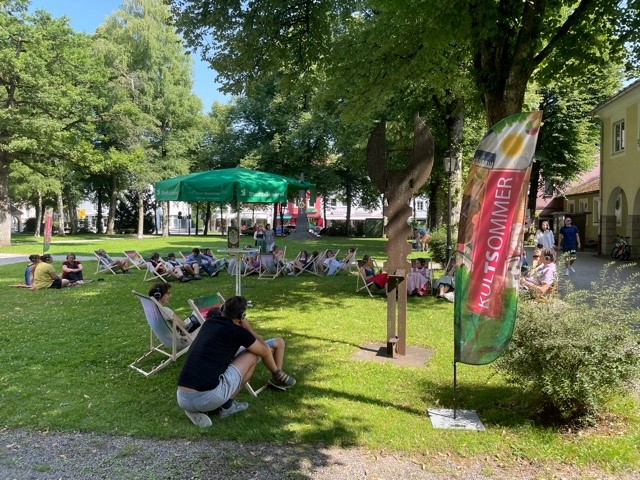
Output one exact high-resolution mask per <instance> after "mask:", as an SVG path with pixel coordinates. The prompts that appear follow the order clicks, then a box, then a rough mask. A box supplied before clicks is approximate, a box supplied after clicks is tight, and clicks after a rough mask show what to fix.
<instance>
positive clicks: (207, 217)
mask: <svg viewBox="0 0 640 480" xmlns="http://www.w3.org/2000/svg"><path fill="white" fill-rule="evenodd" d="M210 224H211V202H207V210H206V211H205V214H204V228H203V230H202V233H203V235H204V236H205V237H206V236H207V235H209V225H210Z"/></svg>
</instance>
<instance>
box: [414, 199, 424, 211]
mask: <svg viewBox="0 0 640 480" xmlns="http://www.w3.org/2000/svg"><path fill="white" fill-rule="evenodd" d="M416 210H419V211H423V210H424V200H416Z"/></svg>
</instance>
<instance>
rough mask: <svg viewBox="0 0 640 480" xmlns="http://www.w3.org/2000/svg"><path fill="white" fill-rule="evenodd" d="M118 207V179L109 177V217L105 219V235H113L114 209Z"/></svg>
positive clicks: (114, 176)
mask: <svg viewBox="0 0 640 480" xmlns="http://www.w3.org/2000/svg"><path fill="white" fill-rule="evenodd" d="M117 206H118V179H117V178H116V175H115V174H114V175H113V176H112V177H111V192H109V217H108V218H107V235H113V232H114V228H115V223H116V207H117Z"/></svg>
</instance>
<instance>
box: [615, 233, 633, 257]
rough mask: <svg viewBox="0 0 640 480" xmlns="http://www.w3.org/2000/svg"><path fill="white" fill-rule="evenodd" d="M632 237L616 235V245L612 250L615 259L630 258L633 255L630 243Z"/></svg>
mask: <svg viewBox="0 0 640 480" xmlns="http://www.w3.org/2000/svg"><path fill="white" fill-rule="evenodd" d="M629 238H630V237H622V236H620V235H616V245H615V247H613V250H611V258H613V259H614V260H629V257H631V245H629Z"/></svg>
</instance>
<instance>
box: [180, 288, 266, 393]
mask: <svg viewBox="0 0 640 480" xmlns="http://www.w3.org/2000/svg"><path fill="white" fill-rule="evenodd" d="M187 303H188V304H189V307H191V311H192V312H193V315H194V316H195V317H196V318H197V319H198V321H199V322H200V325H202V324H203V323H204V322H205V320H206V317H207V315H208V313H209V311H210V310H212V309H214V308H220V307H221V306H222V304H223V303H224V297H223V296H222V294H221V293H220V292H217V293H216V294H215V295H209V296H206V297H197V298H189V299H188V300H187ZM244 386H245V388H246V389H247V391H248V392H249V394H251V395H252V396H254V397H257V396H258V395H259V394H260V392H262V391H263V390H264V389H265V388H267V387H268V386H269V384H268V383H265V384H264V385H263V386H262V387H260V388H258V389H257V390H254V389H253V387H252V386H251V385H250V384H249V382H247V383H245V385H244Z"/></svg>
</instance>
